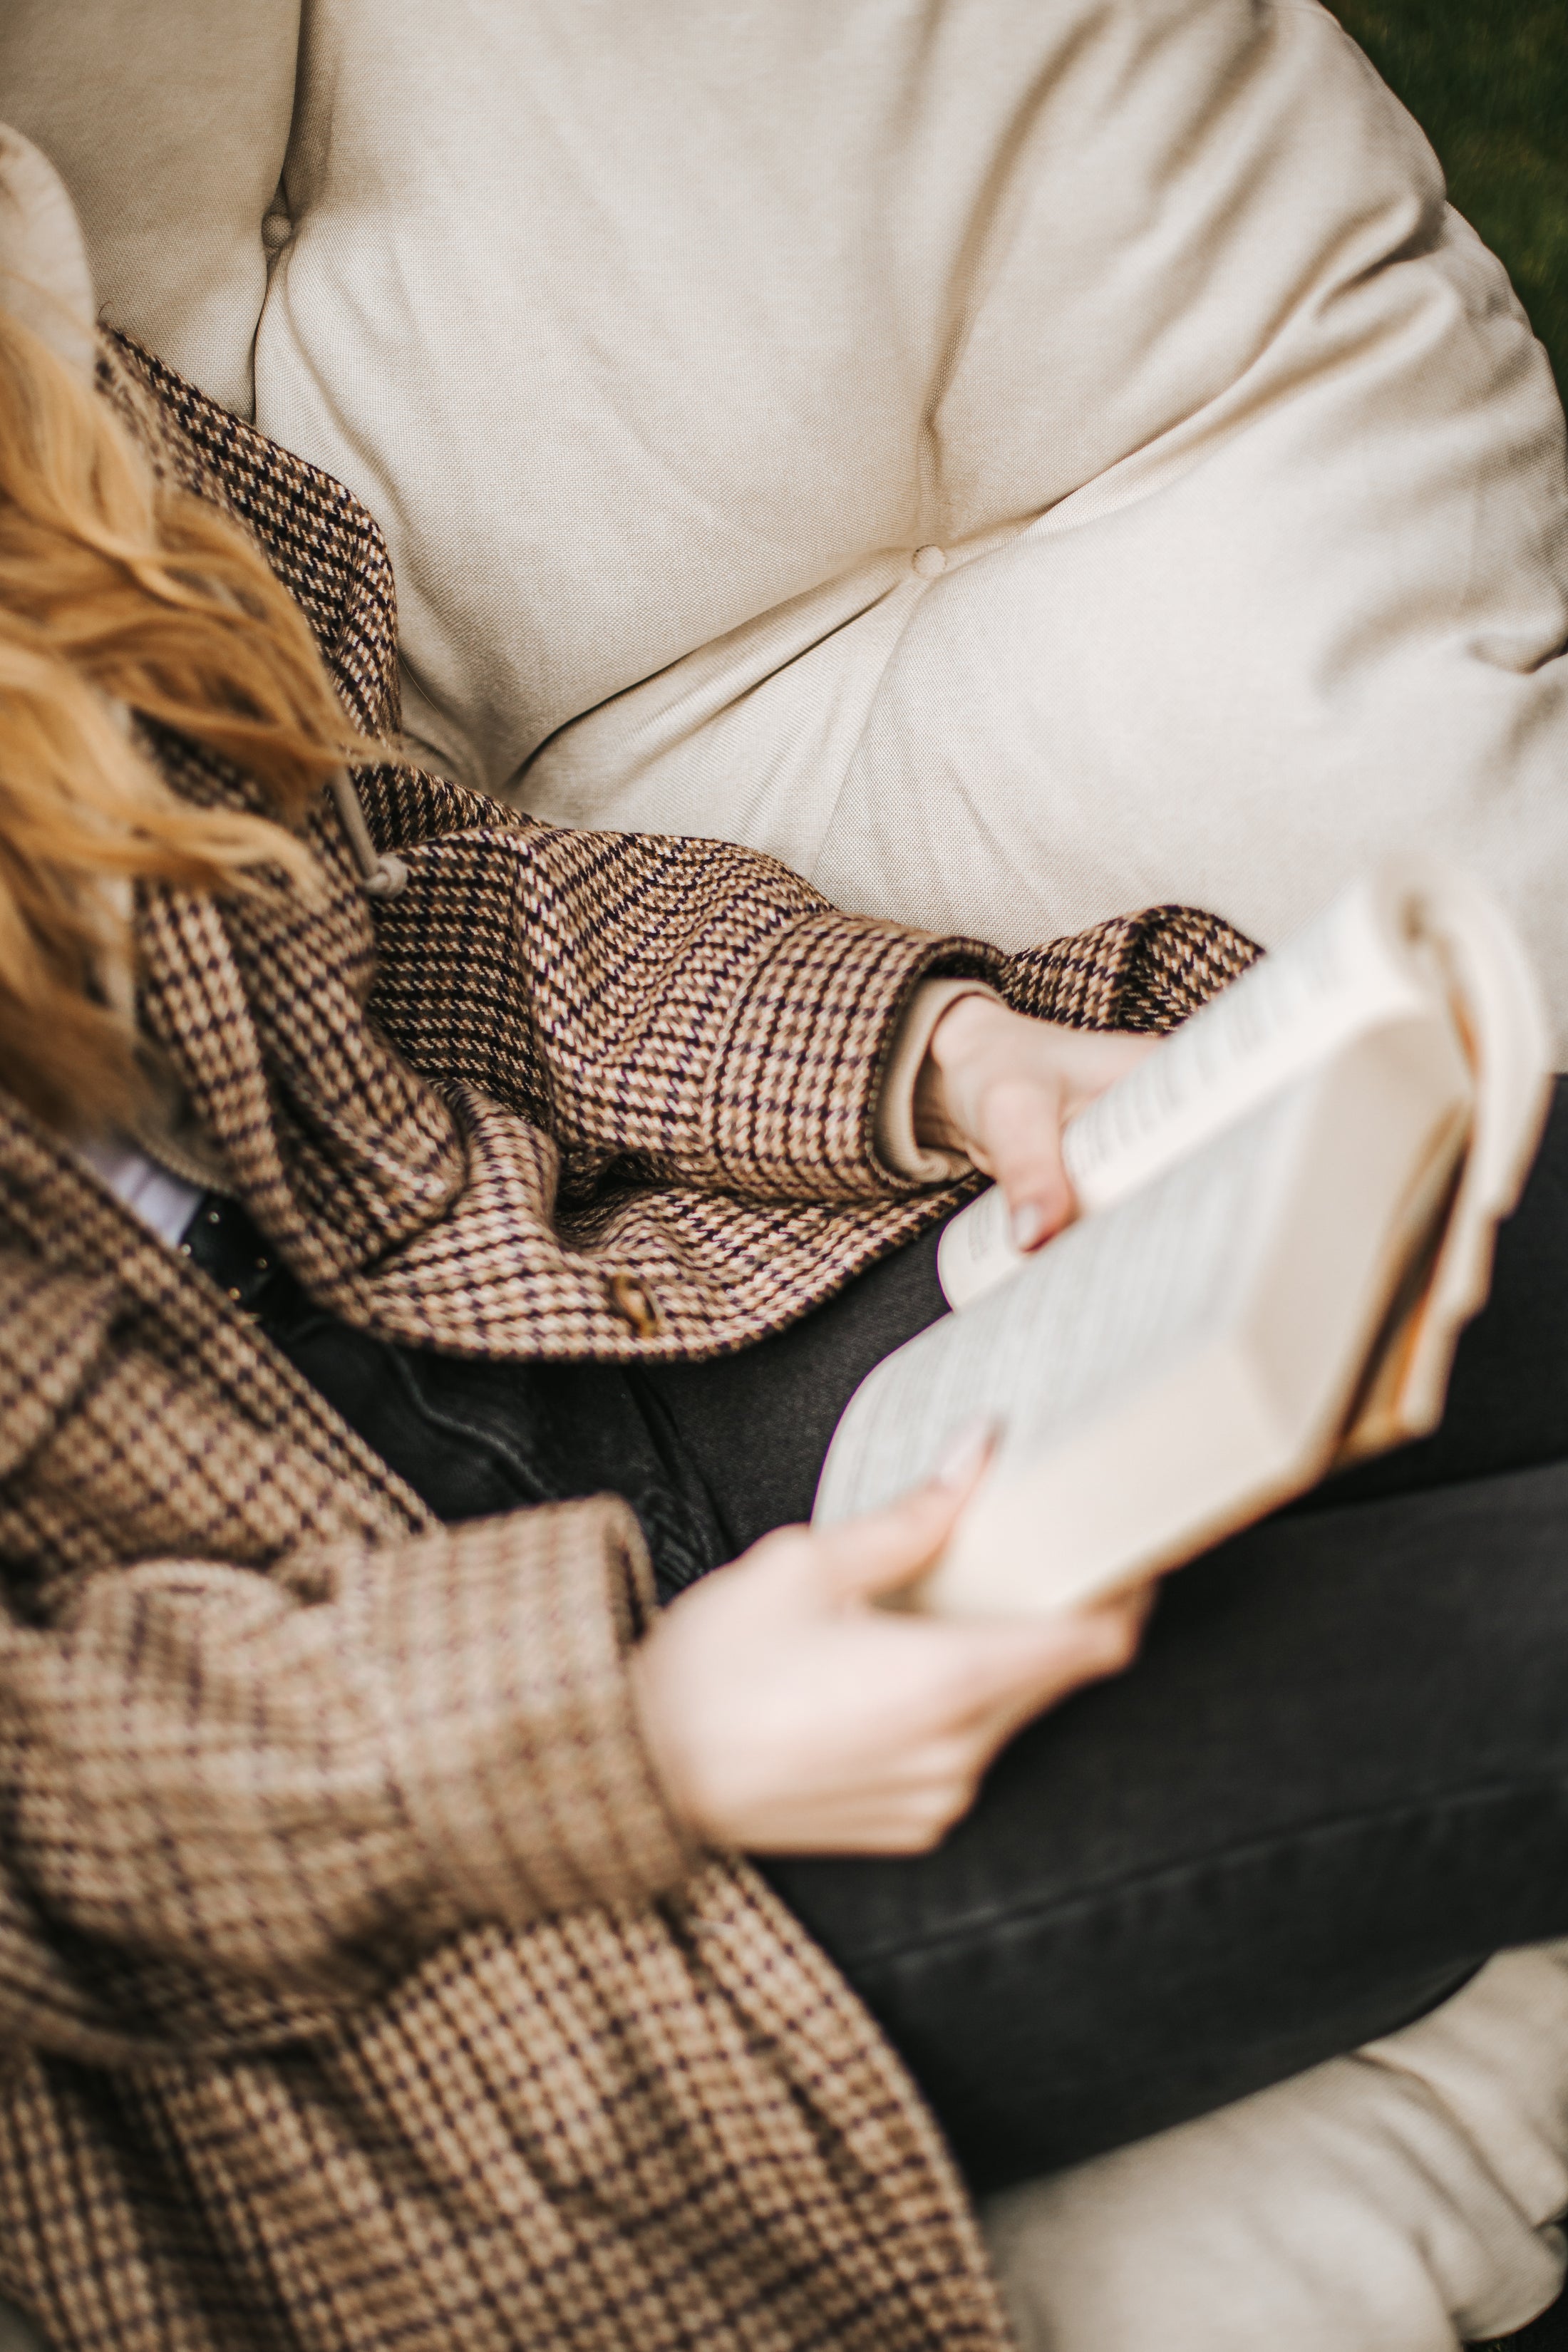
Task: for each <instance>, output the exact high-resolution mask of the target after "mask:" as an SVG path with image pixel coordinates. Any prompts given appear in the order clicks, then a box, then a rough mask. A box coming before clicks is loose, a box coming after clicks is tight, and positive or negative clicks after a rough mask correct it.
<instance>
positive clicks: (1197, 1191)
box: [815, 1090, 1301, 1521]
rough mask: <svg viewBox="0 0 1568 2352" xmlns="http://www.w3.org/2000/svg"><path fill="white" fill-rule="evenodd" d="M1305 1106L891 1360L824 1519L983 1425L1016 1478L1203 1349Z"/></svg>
mask: <svg viewBox="0 0 1568 2352" xmlns="http://www.w3.org/2000/svg"><path fill="white" fill-rule="evenodd" d="M1300 1108H1301V1097H1300V1090H1292V1091H1290V1092H1288V1093H1287V1094H1285V1095H1283V1096H1277V1097H1275V1099H1274V1100H1273V1101H1272V1102H1271V1103H1269V1104H1268V1105H1266V1106H1265V1107H1264V1108H1262V1109H1261V1110H1259V1111H1258V1112H1257V1113H1256V1114H1255V1115H1254V1116H1253V1117H1252V1118H1247V1119H1245V1120H1243V1121H1241V1122H1239V1123H1238V1124H1237V1125H1236V1126H1234V1127H1231V1128H1229V1129H1226V1132H1225V1133H1224V1134H1223V1135H1221V1136H1219V1137H1216V1138H1215V1139H1214V1140H1213V1141H1212V1142H1211V1143H1210V1144H1209V1145H1207V1146H1206V1147H1205V1148H1204V1149H1203V1150H1200V1151H1198V1152H1196V1153H1194V1154H1192V1155H1190V1156H1189V1157H1188V1158H1187V1159H1185V1160H1183V1161H1181V1162H1180V1163H1178V1165H1176V1166H1175V1167H1173V1168H1172V1169H1170V1170H1168V1171H1166V1173H1165V1174H1164V1175H1163V1177H1160V1178H1159V1179H1157V1180H1156V1181H1154V1182H1153V1183H1152V1184H1151V1185H1149V1186H1148V1187H1146V1188H1145V1189H1144V1190H1143V1191H1142V1192H1140V1194H1139V1195H1138V1197H1137V1198H1136V1199H1135V1200H1132V1201H1129V1202H1124V1203H1122V1204H1121V1205H1120V1206H1118V1207H1116V1208H1113V1209H1110V1210H1108V1211H1107V1212H1106V1213H1104V1214H1103V1215H1100V1216H1097V1217H1095V1218H1093V1219H1092V1220H1090V1221H1089V1222H1087V1223H1082V1224H1077V1225H1072V1226H1069V1227H1068V1230H1067V1232H1066V1233H1064V1234H1059V1235H1058V1237H1057V1239H1056V1240H1055V1241H1053V1242H1050V1243H1049V1244H1047V1246H1046V1248H1045V1249H1044V1250H1042V1251H1041V1252H1039V1254H1038V1255H1037V1256H1034V1257H1032V1258H1030V1259H1028V1260H1027V1261H1026V1263H1025V1265H1023V1266H1022V1267H1021V1269H1020V1271H1019V1273H1018V1275H1017V1276H1016V1279H1015V1280H1014V1281H1012V1282H1010V1283H1008V1284H1007V1285H1006V1286H1005V1288H1004V1289H1000V1290H997V1291H995V1292H994V1293H993V1294H992V1295H991V1296H990V1297H986V1298H984V1299H983V1300H981V1301H980V1302H979V1303H978V1304H977V1305H975V1306H973V1307H970V1308H968V1309H967V1310H966V1311H965V1312H964V1313H963V1315H961V1316H949V1317H947V1318H944V1319H943V1320H942V1322H940V1323H937V1324H935V1325H933V1326H932V1327H931V1329H930V1330H928V1331H923V1332H921V1333H920V1334H919V1335H918V1337H916V1338H915V1339H911V1340H910V1341H909V1342H908V1343H907V1344H906V1345H905V1346H904V1347H902V1348H900V1349H898V1351H897V1352H896V1353H895V1354H894V1355H892V1356H889V1357H888V1358H887V1359H886V1360H885V1361H884V1362H882V1363H880V1364H879V1365H878V1367H877V1369H876V1370H875V1371H873V1372H872V1373H871V1374H870V1375H869V1376H868V1378H867V1379H866V1380H865V1381H862V1383H861V1385H860V1387H859V1388H858V1390H857V1391H856V1393H855V1395H854V1396H853V1397H852V1398H851V1400H850V1402H849V1404H848V1407H847V1410H846V1412H845V1413H844V1416H843V1418H842V1420H841V1421H840V1422H839V1424H838V1428H837V1432H836V1433H835V1435H834V1440H833V1444H832V1446H831V1447H830V1449H829V1451H828V1455H827V1460H826V1465H824V1469H823V1474H822V1480H821V1484H820V1486H819V1487H818V1490H817V1497H816V1513H815V1516H816V1517H817V1518H819V1519H822V1520H825V1521H826V1520H833V1519H838V1518H843V1517H847V1516H849V1515H850V1514H851V1513H853V1512H857V1511H862V1510H869V1509H874V1508H876V1507H879V1505H881V1504H883V1503H888V1502H891V1501H892V1500H893V1499H894V1497H895V1496H899V1495H900V1494H902V1493H904V1492H905V1491H906V1490H907V1489H908V1488H909V1487H910V1486H913V1485H914V1484H916V1482H917V1481H918V1480H919V1479H921V1478H922V1477H925V1476H927V1475H930V1473H931V1470H932V1469H933V1468H934V1467H935V1465H936V1464H937V1463H938V1462H939V1461H940V1460H941V1459H942V1454H943V1453H944V1452H945V1451H946V1449H947V1447H948V1446H949V1445H950V1444H952V1443H953V1441H954V1440H955V1439H956V1438H957V1437H958V1436H959V1435H960V1434H961V1433H962V1432H963V1431H964V1430H965V1429H967V1428H969V1427H970V1426H971V1425H972V1424H973V1422H974V1421H975V1419H976V1417H977V1416H980V1417H987V1418H994V1420H995V1421H996V1423H998V1425H999V1427H1000V1429H1001V1432H1002V1434H1001V1437H1000V1441H999V1444H998V1447H997V1451H996V1454H995V1456H994V1461H993V1465H992V1469H991V1473H990V1475H992V1476H993V1477H998V1478H1000V1477H1005V1476H1006V1475H1008V1473H1009V1470H1010V1469H1011V1468H1013V1467H1016V1466H1020V1465H1024V1464H1026V1463H1027V1462H1028V1461H1030V1460H1031V1459H1033V1458H1035V1457H1037V1456H1038V1455H1039V1454H1041V1453H1042V1452H1043V1451H1044V1450H1045V1449H1046V1448H1047V1447H1048V1446H1050V1445H1052V1444H1057V1443H1059V1442H1060V1440H1061V1439H1062V1438H1063V1437H1064V1436H1066V1435H1068V1433H1070V1432H1071V1430H1072V1429H1073V1427H1074V1426H1075V1425H1076V1424H1078V1423H1082V1422H1084V1421H1086V1420H1088V1419H1089V1418H1090V1417H1092V1416H1093V1415H1094V1413H1095V1412H1097V1411H1099V1410H1100V1408H1101V1407H1102V1406H1103V1405H1105V1404H1106V1403H1107V1402H1108V1401H1110V1400H1111V1399H1113V1398H1116V1397H1118V1396H1121V1395H1124V1394H1130V1393H1132V1392H1135V1391H1137V1390H1138V1389H1139V1388H1141V1387H1143V1386H1147V1385H1148V1384H1150V1383H1151V1382H1152V1381H1155V1380H1156V1379H1158V1378H1160V1377H1161V1376H1163V1374H1164V1373H1165V1372H1166V1371H1168V1370H1169V1369H1170V1368H1171V1367H1172V1366H1173V1364H1174V1363H1175V1362H1177V1361H1178V1360H1181V1359H1182V1358H1184V1357H1185V1356H1186V1355H1187V1354H1188V1353H1189V1352H1190V1351H1193V1350H1195V1349H1197V1348H1198V1347H1200V1346H1201V1345H1202V1344H1203V1341H1204V1339H1205V1334H1206V1333H1207V1332H1209V1331H1210V1330H1211V1329H1213V1328H1217V1327H1218V1326H1219V1325H1220V1324H1221V1323H1222V1322H1223V1321H1224V1319H1225V1318H1226V1316H1227V1315H1228V1314H1229V1313H1230V1312H1231V1311H1232V1308H1233V1305H1234V1302H1235V1300H1236V1299H1237V1297H1238V1296H1239V1295H1240V1292H1241V1289H1242V1288H1243V1286H1245V1284H1246V1282H1247V1276H1248V1266H1249V1261H1248V1236H1249V1234H1251V1233H1252V1232H1253V1231H1254V1230H1255V1229H1256V1228H1257V1227H1258V1222H1259V1217H1260V1215H1261V1214H1262V1213H1263V1212H1264V1211H1265V1210H1266V1207H1267V1204H1268V1201H1269V1199H1270V1197H1271V1194H1272V1192H1273V1190H1274V1188H1275V1180H1274V1176H1273V1172H1272V1166H1271V1163H1273V1162H1276V1161H1277V1160H1279V1157H1280V1155H1281V1154H1284V1153H1288V1152H1289V1150H1290V1148H1291V1145H1292V1143H1293V1139H1294V1136H1295V1132H1296V1129H1297V1127H1298V1125H1299V1114H1300Z"/></svg>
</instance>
